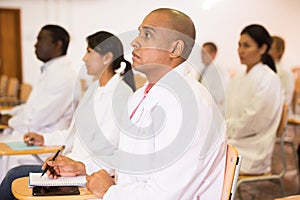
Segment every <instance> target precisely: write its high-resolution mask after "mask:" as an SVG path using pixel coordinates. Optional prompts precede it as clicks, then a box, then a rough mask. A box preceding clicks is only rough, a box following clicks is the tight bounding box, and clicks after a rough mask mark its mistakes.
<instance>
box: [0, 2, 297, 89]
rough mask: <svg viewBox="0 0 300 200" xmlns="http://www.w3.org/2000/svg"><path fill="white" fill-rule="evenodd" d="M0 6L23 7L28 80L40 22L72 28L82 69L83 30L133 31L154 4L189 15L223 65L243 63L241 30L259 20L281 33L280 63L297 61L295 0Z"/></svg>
mask: <svg viewBox="0 0 300 200" xmlns="http://www.w3.org/2000/svg"><path fill="white" fill-rule="evenodd" d="M0 7H6V8H7V7H9V8H20V9H21V18H22V19H21V20H22V25H21V26H22V27H21V29H22V52H23V58H22V59H23V68H24V70H23V74H24V81H25V82H28V83H34V82H35V81H36V75H37V74H38V73H39V66H40V65H41V62H39V61H38V60H37V59H36V57H35V55H34V47H33V45H34V44H35V42H36V36H37V34H38V32H39V30H40V28H41V27H42V26H43V25H45V24H48V23H56V24H59V25H62V26H63V27H65V28H66V29H67V30H68V31H69V32H70V35H71V44H70V49H69V52H68V54H69V57H70V58H71V59H72V60H73V63H74V64H75V65H76V66H77V67H78V68H80V67H81V66H82V61H81V57H82V56H83V54H84V51H85V48H86V42H85V37H86V36H87V35H89V34H92V33H94V32H96V31H98V30H107V31H111V32H113V33H115V34H121V33H124V32H128V31H131V30H136V29H137V27H138V25H139V24H140V23H141V21H142V19H143V18H144V16H145V15H146V14H147V13H149V12H150V11H151V10H153V9H155V8H158V7H172V8H176V9H179V10H181V11H183V12H185V13H186V14H188V15H189V16H190V17H191V18H192V19H193V20H194V22H195V25H196V29H197V44H199V45H201V44H202V43H203V42H205V41H208V40H209V41H213V42H215V43H216V44H217V45H218V47H219V54H218V57H217V63H219V64H221V65H222V66H223V67H224V68H227V69H234V70H238V69H239V68H240V67H241V66H240V64H239V59H238V56H237V43H238V39H239V33H240V31H241V30H242V28H243V27H245V26H246V25H248V24H250V23H260V24H262V25H264V26H265V27H266V28H267V29H268V30H269V32H270V33H271V34H276V35H280V36H282V37H283V38H285V40H286V53H285V55H284V57H283V62H284V63H285V64H286V65H287V66H288V67H294V66H297V65H300V58H299V53H298V48H299V47H300V39H299V36H300V12H299V9H300V1H299V0H185V1H183V0H160V1H150V0H126V1H122V0H0ZM1 31H3V30H1ZM128 51H129V50H128ZM128 51H127V53H128V54H129V52H128ZM127 57H130V56H129V55H127Z"/></svg>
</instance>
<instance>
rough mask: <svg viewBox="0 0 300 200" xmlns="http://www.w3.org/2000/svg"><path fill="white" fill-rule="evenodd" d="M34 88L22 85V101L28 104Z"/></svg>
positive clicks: (26, 84) (25, 84)
mask: <svg viewBox="0 0 300 200" xmlns="http://www.w3.org/2000/svg"><path fill="white" fill-rule="evenodd" d="M31 89H32V86H31V85H30V84H28V83H22V84H21V86H20V101H21V102H22V103H23V102H26V101H27V99H28V97H29V95H30V92H31Z"/></svg>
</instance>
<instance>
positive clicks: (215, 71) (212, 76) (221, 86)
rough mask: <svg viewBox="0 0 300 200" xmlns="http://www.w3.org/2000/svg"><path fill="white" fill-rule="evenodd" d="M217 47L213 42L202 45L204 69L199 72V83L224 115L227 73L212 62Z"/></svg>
mask: <svg viewBox="0 0 300 200" xmlns="http://www.w3.org/2000/svg"><path fill="white" fill-rule="evenodd" d="M217 51H218V49H217V46H216V45H215V44H214V43H213V42H206V43H204V44H203V45H202V50H201V59H202V63H203V65H204V68H203V69H202V71H201V75H200V80H199V81H200V82H201V83H202V84H203V85H204V86H205V87H206V88H207V89H208V91H209V92H210V94H211V95H212V97H213V98H214V100H215V102H216V104H217V105H218V107H219V108H220V110H221V112H222V113H223V114H224V110H225V108H224V107H225V92H226V88H227V85H228V82H229V73H228V72H227V71H226V70H224V69H223V68H221V67H218V66H217V65H216V63H215V62H214V60H215V58H216V55H217Z"/></svg>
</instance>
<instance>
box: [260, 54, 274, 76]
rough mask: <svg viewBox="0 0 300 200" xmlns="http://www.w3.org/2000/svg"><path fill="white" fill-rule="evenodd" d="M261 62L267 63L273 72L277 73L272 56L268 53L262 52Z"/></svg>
mask: <svg viewBox="0 0 300 200" xmlns="http://www.w3.org/2000/svg"><path fill="white" fill-rule="evenodd" d="M261 62H262V63H263V64H265V65H268V66H269V67H270V68H271V69H272V70H273V71H274V72H275V73H277V70H276V66H275V63H274V60H273V58H272V57H271V56H270V54H268V53H264V54H263V55H262V57H261Z"/></svg>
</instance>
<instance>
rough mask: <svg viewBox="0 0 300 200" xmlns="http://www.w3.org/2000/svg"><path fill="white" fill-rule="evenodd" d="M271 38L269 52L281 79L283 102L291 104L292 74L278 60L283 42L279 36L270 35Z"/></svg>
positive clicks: (282, 49) (292, 92)
mask: <svg viewBox="0 0 300 200" xmlns="http://www.w3.org/2000/svg"><path fill="white" fill-rule="evenodd" d="M272 40H273V42H272V46H271V48H270V50H269V54H270V55H271V56H272V58H273V60H274V62H275V65H276V70H277V74H278V76H279V78H280V80H281V84H282V88H283V91H284V102H285V103H286V104H288V105H291V102H292V99H293V94H294V86H295V80H294V75H293V73H292V71H291V70H290V69H289V68H286V67H283V66H282V65H281V62H280V61H281V58H282V56H283V53H284V50H285V42H284V40H283V39H282V38H281V37H279V36H272ZM290 108H291V106H290ZM290 110H291V109H290Z"/></svg>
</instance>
